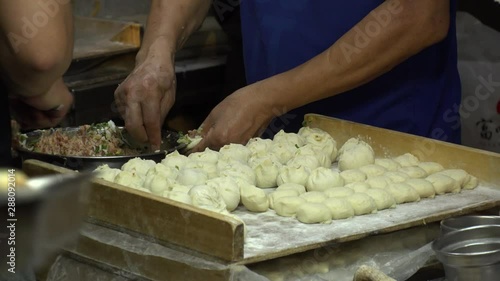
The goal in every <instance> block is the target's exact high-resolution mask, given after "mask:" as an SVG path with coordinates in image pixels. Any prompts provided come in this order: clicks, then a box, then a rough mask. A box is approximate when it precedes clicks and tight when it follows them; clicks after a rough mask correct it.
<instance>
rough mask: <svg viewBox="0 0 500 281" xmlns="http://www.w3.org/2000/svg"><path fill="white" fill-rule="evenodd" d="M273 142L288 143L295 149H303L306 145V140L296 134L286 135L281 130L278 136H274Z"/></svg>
mask: <svg viewBox="0 0 500 281" xmlns="http://www.w3.org/2000/svg"><path fill="white" fill-rule="evenodd" d="M273 141H274V142H275V143H280V142H281V143H287V144H290V145H293V146H295V147H297V148H298V147H301V146H303V145H304V144H305V140H304V138H303V137H302V136H301V135H299V134H296V133H286V132H285V131H283V130H280V131H279V132H278V133H277V134H276V135H274V138H273Z"/></svg>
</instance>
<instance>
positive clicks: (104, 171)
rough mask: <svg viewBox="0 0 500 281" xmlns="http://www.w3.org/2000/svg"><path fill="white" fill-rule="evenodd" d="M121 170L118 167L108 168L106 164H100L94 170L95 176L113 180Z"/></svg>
mask: <svg viewBox="0 0 500 281" xmlns="http://www.w3.org/2000/svg"><path fill="white" fill-rule="evenodd" d="M120 172H121V170H120V169H114V168H110V167H109V166H108V165H107V164H104V165H101V166H99V167H97V168H96V169H95V170H94V173H95V174H96V175H95V177H96V178H98V179H103V180H107V181H110V182H113V181H114V180H115V178H116V176H117V175H118V174H119V173H120Z"/></svg>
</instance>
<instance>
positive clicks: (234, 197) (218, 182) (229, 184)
mask: <svg viewBox="0 0 500 281" xmlns="http://www.w3.org/2000/svg"><path fill="white" fill-rule="evenodd" d="M206 185H208V186H211V187H214V188H215V189H217V191H218V192H219V193H220V195H221V196H222V198H223V199H224V203H226V209H227V210H228V211H229V212H232V211H234V210H235V209H236V208H237V207H238V205H239V204H240V188H239V187H238V184H237V183H236V182H235V181H234V180H233V179H231V178H228V177H218V178H213V179H210V180H208V181H207V183H206Z"/></svg>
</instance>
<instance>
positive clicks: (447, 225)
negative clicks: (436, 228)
mask: <svg viewBox="0 0 500 281" xmlns="http://www.w3.org/2000/svg"><path fill="white" fill-rule="evenodd" d="M479 225H500V216H463V217H454V218H447V219H444V220H442V221H441V235H445V234H447V233H449V232H452V231H455V230H459V229H464V228H468V227H472V226H479ZM499 280H500V278H499Z"/></svg>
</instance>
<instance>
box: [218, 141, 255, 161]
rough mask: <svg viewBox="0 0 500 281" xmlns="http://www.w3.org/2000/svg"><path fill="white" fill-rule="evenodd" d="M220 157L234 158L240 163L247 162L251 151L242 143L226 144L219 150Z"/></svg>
mask: <svg viewBox="0 0 500 281" xmlns="http://www.w3.org/2000/svg"><path fill="white" fill-rule="evenodd" d="M219 152H220V158H222V159H226V160H236V161H239V162H241V163H244V164H246V163H248V159H249V158H250V155H251V154H252V151H250V149H248V148H247V147H246V146H244V145H242V144H236V143H231V144H226V145H224V146H223V147H222V148H221V149H220V150H219Z"/></svg>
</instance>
